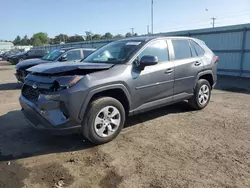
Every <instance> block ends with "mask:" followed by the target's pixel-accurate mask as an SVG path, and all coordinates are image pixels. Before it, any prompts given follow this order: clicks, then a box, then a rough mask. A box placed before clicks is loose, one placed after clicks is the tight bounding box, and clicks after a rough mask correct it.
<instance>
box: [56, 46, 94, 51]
mask: <svg viewBox="0 0 250 188" xmlns="http://www.w3.org/2000/svg"><path fill="white" fill-rule="evenodd" d="M59 49H60V50H65V51H69V50H77V49H83V50H93V51H94V50H96V49H95V48H77V47H67V48H59Z"/></svg>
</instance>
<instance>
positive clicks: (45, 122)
mask: <svg viewBox="0 0 250 188" xmlns="http://www.w3.org/2000/svg"><path fill="white" fill-rule="evenodd" d="M19 102H20V105H21V107H22V112H23V114H24V116H25V118H26V119H27V120H28V122H29V123H30V124H31V125H32V126H33V127H34V128H35V129H39V130H43V131H49V132H54V133H57V132H58V133H59V132H60V133H62V132H65V133H72V132H80V130H81V125H79V124H77V122H76V121H74V120H72V119H71V118H70V117H66V116H65V115H64V113H63V112H62V110H61V109H60V101H52V100H47V99H45V98H43V97H39V99H38V101H37V102H34V103H33V102H31V101H29V100H27V99H26V98H25V97H24V96H22V95H21V96H20V98H19Z"/></svg>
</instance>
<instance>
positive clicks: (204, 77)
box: [199, 73, 214, 88]
mask: <svg viewBox="0 0 250 188" xmlns="http://www.w3.org/2000/svg"><path fill="white" fill-rule="evenodd" d="M200 79H204V80H207V81H208V82H209V84H210V86H211V88H212V87H213V84H214V79H213V76H212V74H209V73H208V74H204V75H201V76H200V77H199V80H200Z"/></svg>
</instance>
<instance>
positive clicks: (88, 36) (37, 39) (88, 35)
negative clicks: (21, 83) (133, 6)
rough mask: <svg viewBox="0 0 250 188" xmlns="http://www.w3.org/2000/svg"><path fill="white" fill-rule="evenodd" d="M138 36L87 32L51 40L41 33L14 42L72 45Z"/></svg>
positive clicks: (33, 44)
mask: <svg viewBox="0 0 250 188" xmlns="http://www.w3.org/2000/svg"><path fill="white" fill-rule="evenodd" d="M132 36H137V33H135V34H132V33H130V32H128V33H126V35H121V34H117V35H112V34H111V33H110V32H107V33H105V34H104V35H101V34H93V33H92V32H89V31H86V32H85V35H74V36H68V35H66V34H59V35H57V36H55V37H54V38H49V37H48V34H47V33H44V32H39V33H35V34H34V35H33V36H32V37H31V38H29V37H28V36H27V35H25V36H24V37H23V38H21V37H20V36H19V35H18V36H17V37H16V38H15V40H14V41H13V43H14V45H32V46H42V45H48V44H61V43H70V42H81V41H91V40H101V39H115V38H124V37H132Z"/></svg>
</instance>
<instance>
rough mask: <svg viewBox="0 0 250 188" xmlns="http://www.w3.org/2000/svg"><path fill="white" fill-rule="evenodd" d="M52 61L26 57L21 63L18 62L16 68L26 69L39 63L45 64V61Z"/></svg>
mask: <svg viewBox="0 0 250 188" xmlns="http://www.w3.org/2000/svg"><path fill="white" fill-rule="evenodd" d="M50 62H51V61H46V60H43V59H26V60H24V61H21V62H20V63H18V64H17V65H16V69H17V70H18V69H26V68H29V67H31V66H35V65H38V64H43V63H50Z"/></svg>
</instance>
